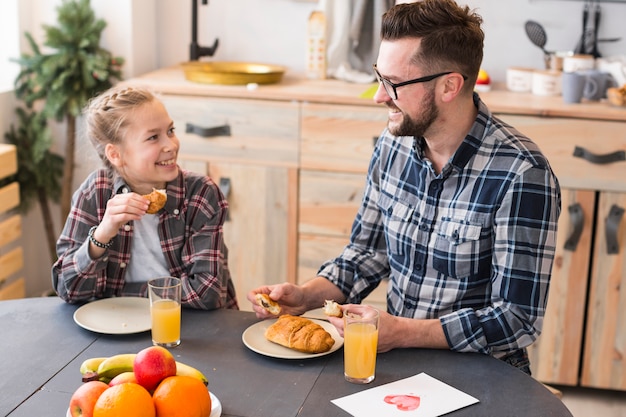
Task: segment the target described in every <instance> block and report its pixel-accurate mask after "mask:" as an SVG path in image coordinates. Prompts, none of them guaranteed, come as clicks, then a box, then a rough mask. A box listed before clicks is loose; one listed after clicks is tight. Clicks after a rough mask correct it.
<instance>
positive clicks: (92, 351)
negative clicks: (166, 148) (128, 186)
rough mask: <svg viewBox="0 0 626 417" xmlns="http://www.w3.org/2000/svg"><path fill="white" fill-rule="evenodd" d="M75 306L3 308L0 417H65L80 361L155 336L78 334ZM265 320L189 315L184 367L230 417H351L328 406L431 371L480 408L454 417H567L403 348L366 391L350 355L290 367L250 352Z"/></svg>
mask: <svg viewBox="0 0 626 417" xmlns="http://www.w3.org/2000/svg"><path fill="white" fill-rule="evenodd" d="M76 308H77V307H76V306H71V305H67V304H65V303H63V302H62V301H60V300H59V299H58V298H56V297H49V298H30V299H23V300H14V301H4V302H0V326H1V328H2V330H3V342H2V344H1V345H0V358H2V363H3V365H2V370H3V372H2V378H0V415H9V416H11V417H22V416H23V417H32V416H58V417H64V416H65V413H66V410H67V407H68V404H69V399H70V397H71V394H72V392H73V391H74V390H75V389H76V388H77V387H78V386H79V385H80V384H81V382H80V373H79V371H78V369H79V366H80V363H81V362H82V361H83V360H84V359H86V358H89V357H93V356H110V355H114V354H117V353H132V352H137V351H139V350H141V349H143V348H145V347H147V346H149V345H150V344H151V339H150V333H149V332H143V333H139V334H132V335H101V334H96V333H92V332H90V331H87V330H84V329H82V328H81V327H79V326H77V325H76V324H75V323H74V321H73V319H72V315H73V313H74V311H75V310H76ZM257 321H258V320H257V319H256V317H255V316H254V314H252V313H248V312H240V311H226V310H221V311H212V312H206V311H195V310H183V318H182V344H181V345H180V346H179V347H177V348H175V349H172V350H171V351H172V353H173V354H174V356H175V357H176V359H177V360H180V361H182V362H186V363H188V364H190V365H192V366H195V367H197V368H198V369H201V370H202V371H203V372H204V373H205V374H206V375H207V376H208V378H209V381H210V385H209V388H210V390H211V391H212V392H213V393H214V394H215V395H217V397H218V398H219V399H220V401H221V403H222V406H223V413H222V416H224V417H235V416H237V417H252V416H255V417H257V416H261V417H272V416H276V417H288V416H303V417H316V416H319V417H332V416H341V417H346V416H349V414H348V413H346V412H344V411H343V410H342V409H340V408H339V407H337V406H335V405H334V404H332V403H331V402H330V400H332V399H335V398H339V397H342V396H344V395H348V394H352V393H356V392H359V391H361V390H364V389H368V388H371V387H374V386H377V385H381V384H385V383H388V382H393V381H396V380H398V379H401V378H406V377H409V376H412V375H415V374H417V373H420V372H426V373H427V374H429V375H431V376H432V377H434V378H437V379H439V380H441V381H443V382H445V383H447V384H450V385H452V386H454V387H456V388H458V389H460V390H462V391H464V392H466V393H468V394H470V395H472V396H474V397H476V398H478V399H479V400H480V403H478V404H475V405H472V406H469V407H467V408H464V409H461V410H458V411H456V412H453V413H450V414H448V415H449V416H455V417H463V416H477V417H478V416H480V417H489V416H498V417H501V416H508V417H515V416H520V417H521V416H524V417H530V416H532V417H540V416H555V417H557V416H567V417H571V413H570V412H569V411H568V410H567V408H566V407H565V406H564V405H563V403H562V402H561V401H560V400H559V399H558V398H556V397H555V396H554V395H552V394H551V393H550V392H549V391H548V390H547V389H546V388H545V387H544V386H543V385H541V384H540V383H538V382H536V381H535V380H534V379H533V378H530V377H528V376H527V375H526V374H524V373H522V372H520V371H518V370H517V369H515V368H513V367H511V366H509V365H507V364H505V363H503V362H501V361H499V360H496V359H493V358H491V357H488V356H483V355H478V354H461V353H454V352H449V351H441V350H426V349H398V350H394V351H391V352H388V353H384V354H380V355H379V356H378V364H377V367H376V379H375V380H374V382H373V383H372V384H369V385H366V386H361V385H354V384H350V383H348V382H346V381H345V380H344V379H343V356H342V353H343V351H342V350H341V349H340V350H338V351H337V352H334V353H332V354H330V355H326V356H323V357H319V358H314V359H306V360H283V359H274V358H269V357H266V356H262V355H259V354H257V353H254V352H252V351H250V350H249V349H248V348H246V347H245V345H244V344H243V343H242V341H241V334H242V333H243V331H244V330H245V329H246V328H247V327H248V326H250V325H252V324H254V323H256V322H257Z"/></svg>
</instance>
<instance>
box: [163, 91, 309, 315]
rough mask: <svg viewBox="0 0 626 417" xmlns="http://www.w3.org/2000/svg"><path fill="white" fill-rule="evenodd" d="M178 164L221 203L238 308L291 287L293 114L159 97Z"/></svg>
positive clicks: (286, 109) (279, 108)
mask: <svg viewBox="0 0 626 417" xmlns="http://www.w3.org/2000/svg"><path fill="white" fill-rule="evenodd" d="M162 99H163V102H164V104H165V106H166V108H167V109H168V111H169V113H170V116H171V117H172V119H173V120H174V124H175V126H176V127H177V136H178V137H179V139H180V142H181V149H180V155H179V161H180V165H181V166H182V167H183V168H186V169H189V170H191V171H195V172H201V173H206V174H208V175H209V176H210V177H211V178H212V179H213V180H214V181H215V182H216V183H217V184H218V185H219V186H220V188H221V189H222V192H223V193H224V194H225V195H226V198H227V200H228V203H229V207H230V209H229V217H228V220H227V221H226V223H225V224H224V237H225V241H226V245H227V247H228V250H229V256H228V262H229V268H230V272H231V275H232V278H233V281H234V284H235V290H236V292H237V297H238V300H239V305H240V308H241V309H245V310H251V306H250V303H249V302H248V301H247V300H246V294H247V293H248V292H249V291H250V290H252V289H253V288H256V287H259V286H261V285H267V284H274V283H281V282H285V281H292V282H294V281H295V274H296V266H295V259H296V252H295V251H296V247H297V246H296V245H297V242H296V237H295V229H296V205H297V178H298V174H297V168H296V166H297V159H298V158H297V149H298V141H297V139H298V123H299V121H298V116H299V110H298V106H297V105H296V104H292V103H281V102H276V103H265V102H259V101H257V100H236V99H221V98H211V99H208V98H205V97H193V96H191V97H190V96H183V95H163V96H162Z"/></svg>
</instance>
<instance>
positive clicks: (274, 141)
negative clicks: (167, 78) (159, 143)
mask: <svg viewBox="0 0 626 417" xmlns="http://www.w3.org/2000/svg"><path fill="white" fill-rule="evenodd" d="M162 98H163V102H164V104H165V106H166V108H167V110H168V112H169V114H170V116H171V117H172V119H173V120H174V125H175V126H176V129H177V130H176V134H177V136H178V138H179V139H180V142H181V157H182V158H184V159H189V160H193V159H202V160H211V161H213V160H216V159H219V160H229V161H235V162H238V161H245V162H252V163H258V164H261V165H274V166H276V165H282V166H287V167H291V166H296V165H297V163H298V133H299V131H298V125H299V123H298V120H299V110H298V104H297V103H287V102H268V101H263V102H260V101H257V100H244V99H224V98H214V97H211V98H207V97H192V96H176V95H164V96H163V97H162ZM188 124H192V125H194V126H196V127H197V128H200V129H210V128H213V127H220V126H228V128H229V129H230V136H227V135H225V134H223V132H218V135H217V136H210V137H203V134H201V133H200V132H199V131H198V130H192V131H190V132H187V131H186V130H187V129H186V127H187V125H188Z"/></svg>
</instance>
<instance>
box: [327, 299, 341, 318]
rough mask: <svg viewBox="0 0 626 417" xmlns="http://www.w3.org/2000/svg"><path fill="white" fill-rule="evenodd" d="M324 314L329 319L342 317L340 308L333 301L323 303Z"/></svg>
mask: <svg viewBox="0 0 626 417" xmlns="http://www.w3.org/2000/svg"><path fill="white" fill-rule="evenodd" d="M324 314H326V315H327V316H331V317H343V311H342V310H341V307H339V304H337V302H335V301H333V300H325V301H324Z"/></svg>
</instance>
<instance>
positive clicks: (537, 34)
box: [524, 20, 552, 69]
mask: <svg viewBox="0 0 626 417" xmlns="http://www.w3.org/2000/svg"><path fill="white" fill-rule="evenodd" d="M524 28H525V29H526V35H528V39H530V41H531V42H532V43H533V44H534V45H535V46H538V47H539V48H541V50H542V51H543V59H544V62H545V65H546V69H549V68H550V56H551V55H552V54H551V53H550V52H548V51H546V48H545V46H546V43H547V42H548V35H546V31H545V30H544V29H543V26H541V24H540V23H538V22H535V21H534V20H528V21H527V22H526V23H525V24H524Z"/></svg>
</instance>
